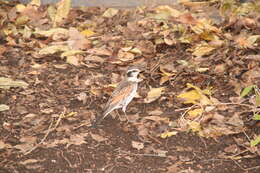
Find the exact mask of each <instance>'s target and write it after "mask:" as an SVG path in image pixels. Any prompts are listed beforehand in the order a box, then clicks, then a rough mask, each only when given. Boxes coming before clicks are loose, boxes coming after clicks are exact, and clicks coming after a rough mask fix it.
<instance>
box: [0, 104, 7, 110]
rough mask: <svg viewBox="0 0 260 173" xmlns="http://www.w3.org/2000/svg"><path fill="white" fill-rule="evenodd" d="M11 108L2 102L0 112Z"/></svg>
mask: <svg viewBox="0 0 260 173" xmlns="http://www.w3.org/2000/svg"><path fill="white" fill-rule="evenodd" d="M7 110H9V106H7V105H4V104H0V112H2V111H7Z"/></svg>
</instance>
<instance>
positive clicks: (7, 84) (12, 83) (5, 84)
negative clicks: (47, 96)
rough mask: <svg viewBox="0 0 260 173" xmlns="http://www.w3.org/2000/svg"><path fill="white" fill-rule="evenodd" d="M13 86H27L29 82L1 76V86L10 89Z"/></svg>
mask: <svg viewBox="0 0 260 173" xmlns="http://www.w3.org/2000/svg"><path fill="white" fill-rule="evenodd" d="M11 87H23V88H27V87H28V84H27V83H26V82H24V81H21V80H12V79H10V78H5V77H0V88H2V89H10V88H11Z"/></svg>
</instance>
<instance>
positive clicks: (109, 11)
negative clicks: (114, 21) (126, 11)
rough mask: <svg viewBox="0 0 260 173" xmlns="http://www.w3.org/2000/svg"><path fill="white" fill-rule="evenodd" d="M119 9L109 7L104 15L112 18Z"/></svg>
mask: <svg viewBox="0 0 260 173" xmlns="http://www.w3.org/2000/svg"><path fill="white" fill-rule="evenodd" d="M118 11H119V10H118V9H115V8H109V9H107V10H106V11H105V12H104V13H103V17H107V18H112V17H114V16H115V15H116V14H117V13H118Z"/></svg>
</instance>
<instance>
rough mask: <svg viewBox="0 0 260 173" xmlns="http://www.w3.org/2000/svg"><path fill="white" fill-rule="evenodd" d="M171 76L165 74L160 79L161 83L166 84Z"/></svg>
mask: <svg viewBox="0 0 260 173" xmlns="http://www.w3.org/2000/svg"><path fill="white" fill-rule="evenodd" d="M170 79H171V78H170V76H163V77H161V79H160V85H162V84H164V83H165V82H167V81H168V80H170Z"/></svg>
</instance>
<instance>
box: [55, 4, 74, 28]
mask: <svg viewBox="0 0 260 173" xmlns="http://www.w3.org/2000/svg"><path fill="white" fill-rule="evenodd" d="M70 5H71V0H60V1H59V2H58V3H57V11H56V15H55V18H54V23H53V26H54V27H56V26H57V25H58V24H59V23H61V22H62V21H63V20H64V19H65V18H67V16H68V14H69V11H70Z"/></svg>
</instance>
